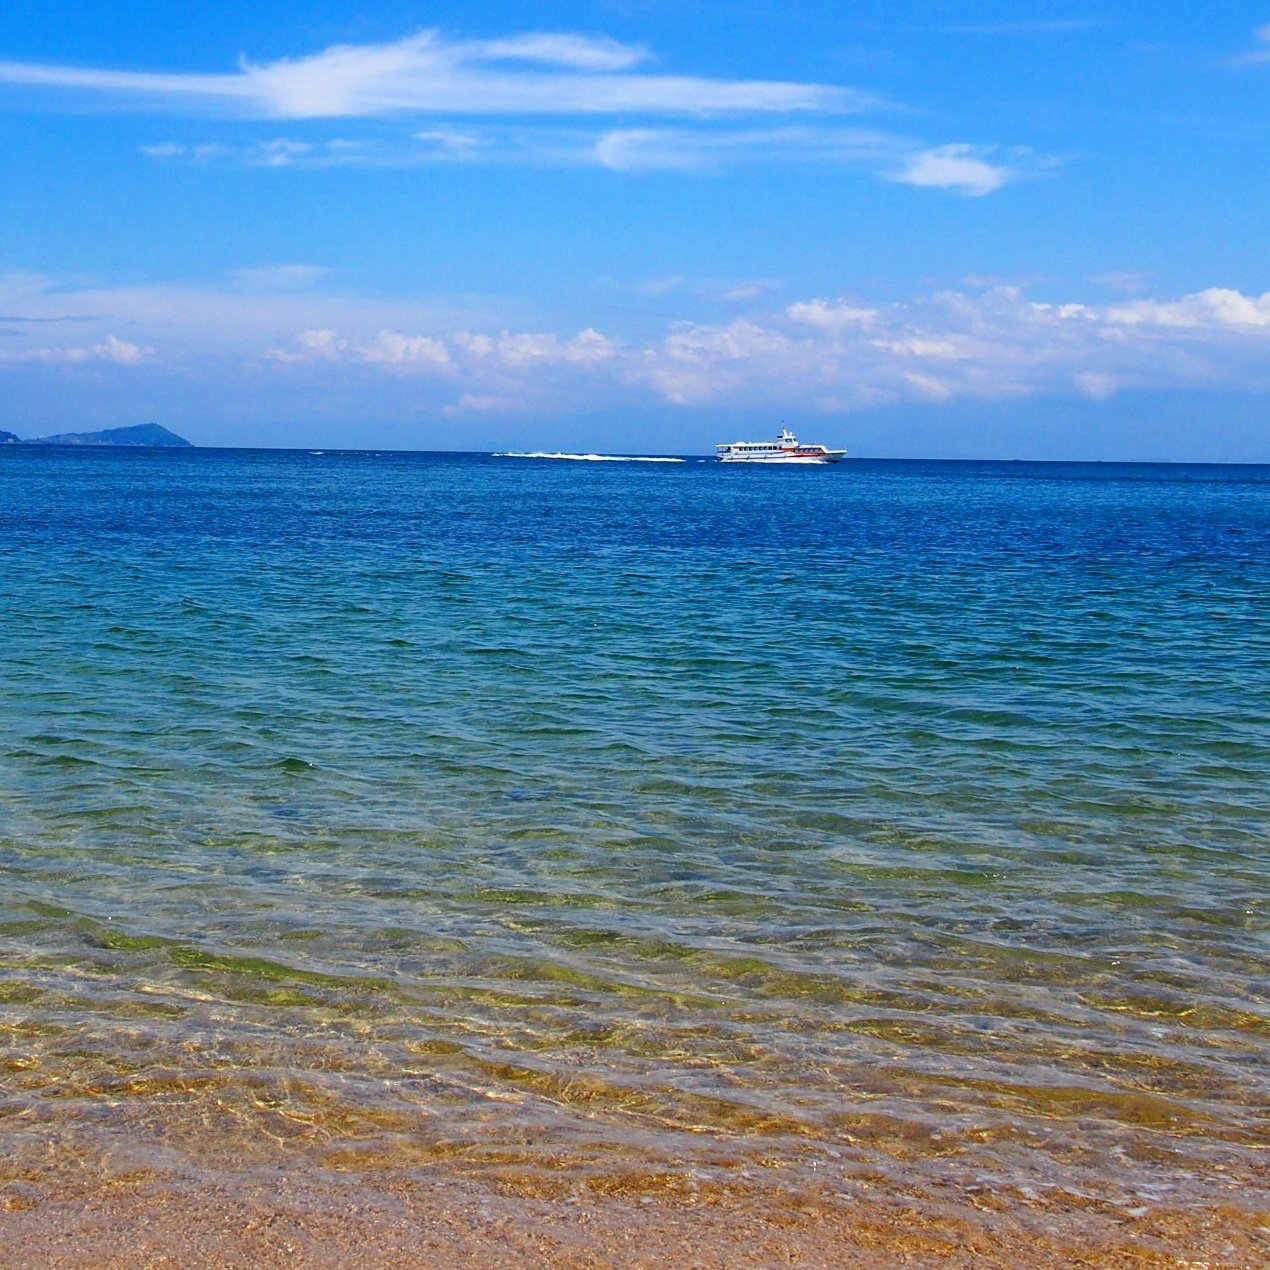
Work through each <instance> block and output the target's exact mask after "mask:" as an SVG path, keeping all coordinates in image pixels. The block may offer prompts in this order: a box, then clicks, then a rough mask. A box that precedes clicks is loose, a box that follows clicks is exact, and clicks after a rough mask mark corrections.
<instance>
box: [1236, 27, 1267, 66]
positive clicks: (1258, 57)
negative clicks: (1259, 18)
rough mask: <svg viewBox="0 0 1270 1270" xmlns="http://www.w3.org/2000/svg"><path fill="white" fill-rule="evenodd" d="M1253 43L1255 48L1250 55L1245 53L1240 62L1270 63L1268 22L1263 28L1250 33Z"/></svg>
mask: <svg viewBox="0 0 1270 1270" xmlns="http://www.w3.org/2000/svg"><path fill="white" fill-rule="evenodd" d="M1252 38H1253V42H1254V43H1255V44H1256V46H1257V47H1256V48H1254V49H1253V51H1252V52H1251V53H1246V54H1245V55H1244V56H1243V57H1242V58H1241V59H1240V60H1241V61H1244V62H1270V22H1267V23H1266V24H1265V25H1264V26H1259V27H1258V28H1257V29H1256V30H1255V31H1254V32H1253V33H1252Z"/></svg>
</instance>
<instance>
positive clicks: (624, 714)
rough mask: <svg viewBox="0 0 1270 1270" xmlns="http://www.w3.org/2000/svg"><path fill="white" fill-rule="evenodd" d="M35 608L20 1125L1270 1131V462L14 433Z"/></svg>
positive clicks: (714, 1140) (1134, 1141)
mask: <svg viewBox="0 0 1270 1270" xmlns="http://www.w3.org/2000/svg"><path fill="white" fill-rule="evenodd" d="M0 623H2V625H0V631H2V633H3V649H4V673H3V677H2V679H0V870H2V876H3V882H4V887H3V891H2V892H0V1063H3V1062H6V1061H7V1062H8V1063H9V1064H10V1067H9V1069H8V1070H10V1071H11V1072H20V1073H22V1075H21V1076H20V1077H15V1078H14V1081H13V1082H11V1087H10V1089H9V1090H8V1097H9V1104H8V1105H9V1107H10V1110H11V1111H12V1112H13V1116H12V1117H11V1118H10V1120H9V1121H8V1123H9V1125H10V1126H11V1135H12V1140H11V1143H10V1145H11V1146H12V1148H13V1152H14V1158H18V1157H22V1153H23V1152H24V1151H26V1152H36V1151H38V1149H41V1147H40V1144H42V1143H44V1142H45V1141H46V1140H47V1139H48V1138H49V1137H53V1138H54V1139H57V1140H61V1139H62V1138H65V1139H66V1141H68V1142H71V1141H73V1142H74V1143H75V1144H76V1148H75V1149H76V1150H78V1151H81V1152H84V1153H90V1154H91V1153H92V1152H99V1153H101V1154H102V1155H103V1157H104V1158H106V1157H108V1158H110V1159H112V1160H113V1159H115V1158H116V1156H118V1157H119V1158H120V1159H124V1160H125V1162H126V1160H131V1159H132V1158H133V1156H134V1155H135V1154H136V1153H137V1152H141V1153H143V1154H144V1155H145V1156H146V1158H147V1159H148V1160H149V1161H150V1162H151V1163H153V1161H154V1160H155V1159H158V1158H162V1159H164V1160H169V1159H170V1158H175V1157H172V1156H171V1153H173V1152H175V1153H176V1154H177V1155H180V1156H181V1158H183V1159H184V1158H186V1157H187V1156H189V1155H190V1154H192V1153H193V1154H199V1153H201V1154H202V1156H205V1157H206V1158H216V1159H218V1160H221V1159H222V1157H223V1158H231V1157H232V1158H234V1159H238V1158H240V1157H241V1158H254V1156H253V1154H252V1153H253V1152H266V1153H267V1151H269V1150H273V1149H275V1147H278V1145H279V1144H282V1145H283V1146H285V1149H286V1150H289V1151H295V1150H300V1149H303V1150H304V1151H308V1152H312V1153H313V1154H314V1156H315V1158H317V1159H319V1160H321V1161H324V1162H328V1163H329V1162H330V1161H332V1160H338V1161H340V1162H341V1167H345V1166H350V1165H349V1162H350V1161H366V1162H368V1163H374V1162H376V1161H380V1162H382V1161H385V1160H386V1161H391V1162H394V1163H400V1162H401V1161H403V1160H405V1161H407V1162H409V1161H418V1162H423V1163H426V1162H431V1161H436V1160H440V1159H446V1160H454V1159H458V1160H461V1161H463V1162H464V1164H465V1167H471V1168H474V1169H475V1168H479V1167H482V1166H483V1165H482V1162H483V1161H484V1162H488V1161H490V1160H497V1161H498V1162H500V1164H501V1165H506V1164H507V1162H508V1161H515V1162H517V1165H518V1167H527V1168H534V1167H539V1166H542V1167H545V1166H546V1164H547V1163H552V1162H554V1163H555V1164H557V1165H559V1164H561V1163H562V1162H563V1163H567V1164H571V1165H573V1166H576V1167H578V1168H584V1167H585V1168H595V1167H600V1166H601V1164H600V1163H597V1162H601V1163H602V1162H603V1161H604V1160H611V1159H613V1158H621V1159H622V1160H623V1161H626V1162H629V1161H631V1160H643V1161H645V1162H646V1163H647V1166H648V1167H649V1168H650V1169H652V1168H658V1167H664V1166H666V1164H667V1162H672V1163H674V1164H675V1166H676V1167H688V1166H691V1167H693V1168H698V1169H702V1170H710V1169H713V1170H718V1171H722V1172H724V1173H727V1172H729V1171H737V1170H755V1169H760V1170H761V1169H763V1168H777V1169H792V1170H794V1172H795V1173H797V1172H798V1171H799V1170H802V1171H804V1172H805V1171H806V1170H808V1169H812V1168H814V1169H816V1170H819V1171H820V1172H819V1174H818V1175H819V1176H824V1172H825V1171H826V1170H829V1171H835V1173H836V1175H838V1176H840V1177H842V1178H847V1177H849V1176H855V1175H857V1174H858V1173H859V1172H860V1171H861V1170H866V1171H868V1170H873V1171H877V1170H881V1171H882V1172H883V1173H885V1175H886V1176H888V1177H891V1178H897V1179H899V1180H900V1181H902V1182H903V1183H904V1184H905V1185H909V1184H913V1185H918V1184H920V1185H926V1184H932V1185H933V1184H935V1183H936V1182H938V1181H940V1180H957V1179H959V1178H960V1179H964V1178H965V1177H967V1176H971V1175H973V1176H989V1177H992V1178H994V1179H996V1180H997V1181H998V1182H999V1183H1000V1184H1001V1185H1015V1186H1020V1187H1027V1188H1030V1190H1031V1192H1033V1193H1035V1191H1036V1188H1037V1186H1039V1185H1044V1186H1055V1187H1059V1188H1065V1190H1066V1191H1069V1192H1071V1191H1075V1192H1078V1193H1088V1194H1102V1193H1104V1192H1105V1193H1106V1194H1108V1195H1117V1196H1126V1195H1127V1196H1129V1197H1130V1199H1132V1200H1133V1202H1137V1201H1138V1200H1140V1199H1141V1198H1142V1197H1144V1196H1145V1197H1146V1198H1147V1199H1148V1200H1151V1199H1158V1198H1169V1199H1170V1200H1180V1201H1188V1200H1189V1199H1196V1200H1199V1199H1212V1197H1213V1196H1214V1195H1215V1194H1222V1195H1227V1194H1229V1195H1238V1194H1239V1193H1240V1192H1241V1191H1244V1192H1246V1189H1247V1187H1248V1185H1249V1179H1250V1178H1252V1177H1253V1176H1254V1174H1255V1164H1254V1159H1255V1157H1254V1147H1255V1145H1256V1143H1257V1141H1258V1137H1257V1135H1258V1130H1259V1128H1260V1127H1261V1126H1260V1122H1259V1120H1258V1114H1259V1112H1258V1109H1259V1108H1262V1107H1264V1105H1265V1101H1266V1094H1267V1092H1268V1090H1267V1082H1266V1075H1265V1073H1266V1065H1265V1060H1266V1057H1267V1048H1268V1046H1267V1036H1268V1034H1270V1023H1268V1021H1267V1013H1266V998H1265V992H1266V984H1267V973H1266V972H1267V958H1266V952H1267V946H1266V941H1265V932H1266V921H1265V919H1266V913H1267V905H1266V899H1267V889H1268V888H1267V872H1266V851H1267V840H1268V837H1270V833H1268V830H1270V468H1265V467H1260V468H1257V467H1183V466H1164V465H1160V466H1155V465H1112V464H1097V465H1082V464H1030V463H946V462H941V463H933V462H932V463H916V462H865V461H849V462H847V463H844V464H843V465H841V466H840V467H837V468H823V469H795V470H784V469H780V468H770V467H765V468H757V469H756V468H742V469H738V468H736V467H732V466H725V465H718V464H715V463H712V462H698V461H690V462H684V463H681V464H644V463H588V462H572V461H548V460H532V459H516V458H500V457H492V456H480V455H430V454H382V453H323V454H317V453H306V452H276V451H215V450H212V451H204V450H190V451H135V452H128V451H103V450H39V449H34V448H10V449H3V448H0ZM0 1131H4V1124H3V1123H0ZM279 1149H280V1148H279ZM217 1151H220V1152H221V1155H217ZM164 1153H168V1154H164ZM182 1153H184V1155H182ZM491 1167H492V1165H491Z"/></svg>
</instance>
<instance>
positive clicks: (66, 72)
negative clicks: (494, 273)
mask: <svg viewBox="0 0 1270 1270" xmlns="http://www.w3.org/2000/svg"><path fill="white" fill-rule="evenodd" d="M646 60H647V53H646V51H645V50H644V49H642V48H638V47H635V46H631V45H624V44H620V43H618V42H617V41H615V40H611V39H607V38H603V37H592V36H582V35H571V34H538V33H530V34H524V35H513V36H509V37H506V38H503V39H495V40H454V39H449V38H446V37H445V36H443V35H441V34H440V33H439V32H437V31H423V32H420V33H418V34H416V35H412V36H408V37H406V38H405V39H401V40H397V41H395V42H393V43H388V44H361V45H353V44H342V45H336V46H334V47H332V48H328V49H325V50H324V51H322V52H320V53H315V54H312V55H310V56H307V57H298V58H281V59H279V60H277V61H273V62H265V63H261V64H256V63H252V62H250V61H247V60H246V59H244V60H243V61H242V62H241V63H240V65H239V68H238V70H237V72H235V73H228V74H211V75H207V74H198V75H195V74H179V73H168V72H137V71H119V70H92V69H84V68H80V67H73V66H59V65H47V64H39V63H29V62H0V82H3V83H8V84H16V85H25V86H28V87H34V88H45V89H61V90H67V91H74V92H78V93H81V94H83V93H88V94H96V95H103V96H109V97H116V98H124V99H128V100H131V101H132V102H133V103H135V104H141V105H147V104H148V105H151V106H154V107H156V108H166V109H171V108H173V107H183V108H185V109H192V110H195V111H199V112H202V113H217V114H227V115H230V116H233V117H240V118H241V117H245V118H256V119H317V118H354V117H374V116H384V115H427V114H469V115H518V114H535V115H570V114H600V113H602V114H620V113H629V112H639V113H644V114H666V113H669V114H727V113H735V112H768V111H778V112H784V111H835V112H837V111H852V110H860V109H863V108H865V107H867V106H869V105H870V104H872V99H871V98H869V97H868V96H867V95H866V94H864V93H860V92H857V91H855V90H852V89H849V88H842V87H837V86H833V85H826V84H804V83H789V82H776V81H767V80H728V79H706V78H701V77H696V76H689V75H662V74H653V73H649V72H644V71H639V70H638V69H637V68H638V67H639V66H641V65H642V64H643V63H644V62H645V61H646Z"/></svg>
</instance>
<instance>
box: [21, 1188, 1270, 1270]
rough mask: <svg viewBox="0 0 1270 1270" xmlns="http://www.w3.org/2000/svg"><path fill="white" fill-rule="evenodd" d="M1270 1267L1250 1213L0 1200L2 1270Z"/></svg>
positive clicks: (589, 1194) (758, 1203) (830, 1202)
mask: <svg viewBox="0 0 1270 1270" xmlns="http://www.w3.org/2000/svg"><path fill="white" fill-rule="evenodd" d="M1267 1261H1270V1226H1267V1224H1266V1222H1265V1221H1264V1220H1263V1219H1259V1218H1258V1217H1257V1215H1256V1214H1255V1213H1254V1212H1252V1211H1238V1210H1235V1209H1208V1210H1201V1211H1195V1210H1187V1211H1171V1210H1160V1209H1155V1210H1151V1211H1149V1212H1141V1211H1136V1210H1135V1211H1132V1212H1129V1211H1123V1210H1113V1209H1110V1208H1108V1207H1103V1206H1092V1207H1081V1206H1077V1205H1075V1204H1073V1205H1072V1206H1070V1207H1063V1206H1055V1205H1054V1204H1053V1203H1049V1204H1046V1205H1045V1206H1043V1207H1035V1206H1031V1205H1029V1204H1027V1203H1024V1202H1017V1201H1014V1200H1009V1201H1007V1200H1005V1199H1004V1198H1002V1197H998V1196H995V1195H992V1194H991V1193H988V1192H986V1191H985V1192H983V1193H980V1194H962V1195H958V1196H949V1197H939V1198H938V1199H936V1200H921V1201H916V1200H911V1199H905V1198H903V1197H896V1196H879V1197H876V1198H873V1197H867V1196H862V1197H858V1198H844V1197H829V1196H822V1195H799V1196H792V1195H788V1194H784V1195H780V1194H775V1193H770V1192H763V1193H756V1192H752V1191H749V1192H747V1191H740V1190H733V1189H719V1190H709V1191H704V1192H700V1193H696V1194H685V1193H662V1194H657V1195H649V1194H642V1195H633V1194H622V1193H620V1190H619V1192H618V1193H597V1192H595V1191H593V1190H585V1189H584V1190H583V1191H581V1192H578V1193H572V1194H566V1195H563V1196H562V1195H556V1196H552V1197H543V1196H527V1195H524V1194H509V1193H508V1192H507V1191H506V1190H505V1189H504V1188H500V1187H496V1186H490V1185H487V1184H485V1183H483V1182H476V1181H471V1180H466V1179H461V1178H457V1179H456V1178H449V1177H438V1178H436V1179H426V1180H419V1179H417V1178H416V1179H411V1180H408V1181H407V1180H402V1179H400V1178H393V1177H391V1176H388V1177H385V1176H378V1177H375V1178H358V1179H355V1180H350V1179H347V1178H339V1177H321V1178H315V1177H313V1176H304V1177H287V1176H284V1175H279V1176H277V1177H274V1178H272V1179H262V1178H255V1179H253V1180H252V1181H251V1182H250V1183H246V1184H241V1185H238V1184H235V1185H226V1186H224V1187H220V1186H217V1187H211V1186H208V1185H207V1184H206V1183H205V1182H204V1183H201V1184H199V1185H198V1186H196V1187H195V1186H181V1185H176V1186H174V1185H173V1184H172V1182H171V1180H170V1179H169V1180H164V1181H155V1180H153V1179H137V1180H131V1181H129V1180H124V1179H120V1180H119V1181H117V1182H115V1183H114V1184H111V1185H108V1186H106V1187H104V1188H103V1189H101V1190H99V1191H96V1192H92V1193H80V1194H76V1195H74V1196H71V1197H64V1196H62V1197H59V1196H57V1195H55V1194H52V1193H50V1192H48V1191H46V1190H45V1189H44V1188H42V1187H41V1186H39V1185H36V1184H31V1183H22V1184H19V1183H12V1182H11V1183H9V1184H7V1185H5V1186H4V1187H3V1188H0V1265H3V1266H5V1267H10V1266H12V1267H18V1266H21V1267H43V1266H49V1267H54V1266H56V1267H87V1266H92V1267H138V1266H182V1267H203V1266H207V1267H211V1266H217V1267H222V1266H243V1267H248V1266H324V1267H325V1266H332V1267H343V1266H349V1267H352V1266H358V1267H375V1266H456V1265H461V1266H472V1267H484V1266H491V1267H492V1266H553V1267H554V1266H560V1267H592V1266H595V1267H599V1266H614V1267H637V1266H695V1267H734V1266H788V1265H798V1266H826V1267H828V1266H844V1265H845V1266H877V1265H902V1266H926V1265H930V1266H935V1265H938V1266H950V1267H956V1266H975V1267H987V1266H1124V1267H1143V1266H1179V1267H1180V1266H1189V1267H1197V1266H1204V1267H1254V1266H1261V1265H1264V1264H1266V1263H1267Z"/></svg>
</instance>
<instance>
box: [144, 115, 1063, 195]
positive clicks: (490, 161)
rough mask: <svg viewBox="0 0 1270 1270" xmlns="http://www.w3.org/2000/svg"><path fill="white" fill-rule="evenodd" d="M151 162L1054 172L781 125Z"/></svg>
mask: <svg viewBox="0 0 1270 1270" xmlns="http://www.w3.org/2000/svg"><path fill="white" fill-rule="evenodd" d="M141 150H142V153H144V154H145V155H146V156H147V157H148V158H150V159H153V160H154V161H156V162H164V163H167V162H178V163H194V164H232V165H235V166H242V167H270V168H289V167H299V168H304V167H413V166H420V165H428V164H468V165H471V164H476V165H527V164H532V165H534V166H539V167H556V168H570V167H598V168H603V169H606V170H608V171H611V172H620V173H624V174H627V175H643V174H648V173H654V172H672V173H673V172H680V173H720V172H726V171H730V170H732V169H735V168H737V167H740V166H754V165H758V164H763V165H776V166H803V167H807V166H817V167H821V168H832V167H839V168H851V167H854V168H859V169H862V170H866V171H870V172H872V173H874V174H876V175H878V176H881V177H882V178H883V179H885V180H888V181H890V182H892V183H896V184H903V185H913V186H919V187H924V188H927V189H942V190H951V191H953V192H954V193H958V194H962V195H965V196H967V197H972V198H979V197H983V196H984V195H987V194H992V193H995V192H996V191H998V190H1000V189H1003V188H1004V187H1005V186H1007V185H1010V184H1013V183H1015V182H1018V181H1021V180H1026V179H1030V178H1032V177H1034V176H1036V175H1037V174H1039V173H1041V172H1043V171H1046V170H1049V169H1051V168H1053V166H1054V161H1053V160H1045V159H1042V158H1040V157H1038V156H1036V155H1034V154H1032V152H1031V151H1028V150H1026V149H1023V148H1019V147H1016V148H1014V149H1012V150H1008V151H1007V150H1004V149H1003V148H1002V147H998V146H973V145H968V144H955V145H945V146H936V147H929V146H926V145H924V144H923V143H922V142H920V141H917V140H915V139H913V138H910V137H905V136H900V135H897V134H893V133H887V132H882V131H879V130H876V129H867V128H844V127H841V126H826V125H825V124H823V123H821V124H818V125H815V126H813V125H809V124H786V125H784V126H781V127H770V128H745V127H736V126H731V127H710V126H704V125H702V126H695V127H689V126H677V127H660V126H648V127H630V128H609V129H594V128H583V127H577V126H574V127H568V128H565V127H550V126H535V127H515V126H507V125H492V124H487V125H477V126H471V127H467V128H462V129H457V128H448V127H438V128H432V129H427V130H425V131H418V132H414V133H411V134H409V135H408V136H399V137H394V138H390V139H384V138H379V139H360V140H350V139H347V138H330V139H325V140H318V139H315V140H309V141H300V140H297V139H294V138H286V137H275V138H270V139H268V140H264V141H255V142H251V143H248V144H246V145H238V146H227V145H186V144H179V143H175V142H165V143H162V144H158V145H150V146H143V147H141Z"/></svg>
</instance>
